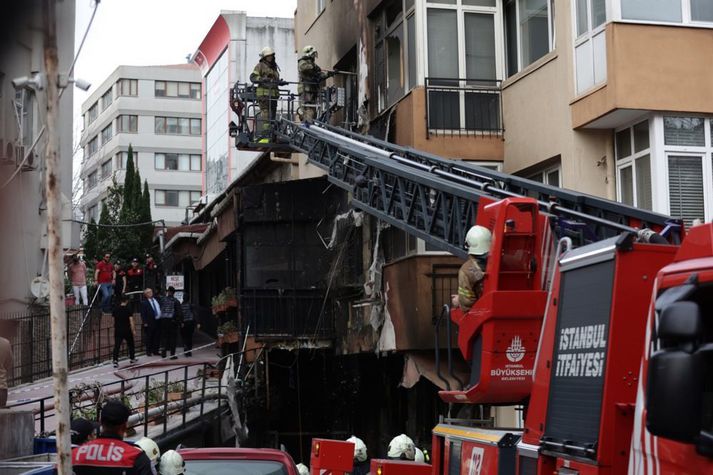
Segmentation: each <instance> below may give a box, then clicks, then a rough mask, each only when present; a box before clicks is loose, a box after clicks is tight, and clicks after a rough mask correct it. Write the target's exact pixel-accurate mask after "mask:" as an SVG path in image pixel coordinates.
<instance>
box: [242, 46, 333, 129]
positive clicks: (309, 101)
mask: <svg viewBox="0 0 713 475" xmlns="http://www.w3.org/2000/svg"><path fill="white" fill-rule="evenodd" d="M317 56H318V52H317V49H316V48H315V47H314V46H305V47H304V48H303V49H302V56H300V58H299V60H298V63H297V69H298V72H299V83H298V86H297V92H298V94H299V96H300V99H301V105H300V107H299V109H298V114H299V116H300V120H314V119H315V118H316V117H317V109H318V104H319V99H320V98H319V92H320V90H321V87H322V86H321V85H322V83H323V82H324V81H325V80H326V79H327V78H330V77H332V76H334V74H335V72H334V71H323V70H322V69H321V68H320V67H319V66H318V65H317V63H316V59H317ZM250 82H251V83H253V84H255V86H256V89H255V95H256V97H257V103H258V106H259V107H260V115H259V117H258V127H257V129H258V131H259V132H258V136H259V140H258V142H260V143H267V142H269V141H270V133H271V127H272V123H273V121H274V120H275V117H276V114H277V102H278V100H279V97H280V91H279V87H280V86H284V85H287V84H289V83H288V82H287V81H285V80H283V79H282V78H281V77H280V67H279V66H278V65H277V62H276V61H275V50H273V49H272V48H271V47H269V46H266V47H264V48H263V49H262V51H260V61H259V62H258V63H257V64H256V65H255V68H254V69H253V72H252V74H250Z"/></svg>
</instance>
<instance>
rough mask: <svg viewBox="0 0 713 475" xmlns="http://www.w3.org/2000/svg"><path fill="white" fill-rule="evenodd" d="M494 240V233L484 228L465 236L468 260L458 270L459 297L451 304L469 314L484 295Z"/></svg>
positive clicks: (454, 298) (471, 231)
mask: <svg viewBox="0 0 713 475" xmlns="http://www.w3.org/2000/svg"><path fill="white" fill-rule="evenodd" d="M492 240H493V236H492V233H491V232H490V230H489V229H488V228H486V227H484V226H478V225H476V226H473V227H472V228H470V229H469V230H468V233H467V234H466V235H465V244H466V246H467V247H468V260H467V261H465V262H464V263H463V265H462V266H461V267H460V270H458V295H454V296H453V298H452V302H451V304H452V306H453V307H460V309H461V310H463V312H468V311H469V310H470V308H471V307H472V306H473V304H474V303H475V302H476V300H478V299H479V298H480V296H481V295H482V294H483V278H485V272H484V269H485V263H486V259H487V257H488V253H489V252H490V245H491V243H492Z"/></svg>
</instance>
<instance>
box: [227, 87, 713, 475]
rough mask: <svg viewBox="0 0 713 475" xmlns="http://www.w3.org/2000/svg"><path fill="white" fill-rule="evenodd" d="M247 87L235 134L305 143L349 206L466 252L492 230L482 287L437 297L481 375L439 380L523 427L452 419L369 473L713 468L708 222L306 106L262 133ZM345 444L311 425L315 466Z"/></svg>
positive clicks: (285, 146)
mask: <svg viewBox="0 0 713 475" xmlns="http://www.w3.org/2000/svg"><path fill="white" fill-rule="evenodd" d="M283 99H284V101H286V102H287V103H288V104H289V102H290V101H291V100H292V99H293V97H292V96H289V95H288V94H287V93H286V94H285V97H284V98H283ZM249 102H250V96H249V87H239V86H236V88H234V89H233V91H232V93H231V105H233V107H234V110H235V111H236V113H238V122H239V123H238V124H233V126H232V127H231V130H232V131H233V136H234V137H235V139H236V146H237V147H238V148H241V149H248V150H255V149H261V150H268V151H269V150H271V148H270V146H272V145H273V144H274V146H275V150H280V151H284V150H288V151H290V152H295V153H304V154H305V155H306V156H307V158H308V159H309V161H310V162H311V163H313V164H314V165H316V166H317V167H320V168H322V169H323V170H324V171H325V172H326V174H327V177H328V179H329V181H330V182H331V183H332V184H334V185H336V186H338V187H341V188H342V189H344V190H346V191H348V192H349V193H350V198H351V204H352V206H354V207H355V208H357V209H360V210H362V211H364V212H367V213H369V214H371V215H372V216H375V217H376V218H378V219H380V220H383V221H385V222H387V223H389V224H391V225H392V226H396V227H398V228H400V229H402V230H404V231H406V232H408V233H410V234H412V235H414V236H416V237H418V238H421V239H424V240H425V241H427V242H428V243H430V244H432V245H434V246H437V247H439V248H440V249H442V250H444V251H448V252H451V253H452V254H454V255H456V256H460V257H462V258H465V257H466V252H465V250H464V248H463V241H464V238H465V234H466V232H467V230H468V229H469V228H470V227H471V226H473V225H475V224H478V225H482V226H485V227H487V228H488V229H490V230H491V231H492V235H493V242H492V247H491V251H490V253H489V258H488V261H487V266H486V269H485V279H484V284H483V286H484V288H483V294H482V296H481V298H480V299H479V300H478V301H477V302H476V303H475V305H474V306H473V307H472V308H471V309H470V310H469V311H468V312H467V313H463V312H462V311H461V310H460V309H449V308H445V309H444V311H445V312H446V315H447V317H448V318H446V324H447V328H448V331H449V333H450V325H451V324H453V325H455V326H457V330H458V331H457V333H458V336H457V346H458V350H459V351H460V353H461V354H462V356H463V358H464V359H465V361H466V362H468V363H469V365H470V368H471V374H470V379H469V380H468V381H466V382H464V384H463V386H462V387H457V388H450V389H449V390H446V391H441V392H440V397H441V398H442V399H443V401H445V402H448V403H452V404H489V405H514V404H519V405H522V406H523V407H524V414H525V417H524V428H523V429H521V430H513V429H486V428H479V427H471V426H467V425H455V424H451V423H448V420H446V421H445V422H444V423H442V424H439V425H438V426H436V427H435V428H434V429H433V445H432V464H431V465H418V464H414V463H411V462H404V461H393V460H373V461H372V473H374V474H377V475H390V474H399V473H401V474H420V473H431V474H433V475H437V474H463V475H480V474H522V475H526V474H545V473H546V474H552V473H558V474H579V473H581V474H620V473H622V474H623V473H632V474H638V473H641V474H649V473H650V474H661V473H672V474H673V473H701V474H702V473H713V320H712V319H711V317H710V315H711V314H712V312H711V311H712V310H713V308H712V304H713V291H712V289H711V285H713V225H711V224H705V225H700V226H696V227H693V228H691V229H689V230H686V229H685V228H684V225H683V222H682V221H681V220H677V219H672V218H670V217H668V216H663V215H660V214H657V213H652V212H650V211H646V210H641V209H637V208H633V207H630V206H627V205H624V204H621V203H618V202H613V201H609V200H605V199H602V198H597V197H593V196H589V195H585V194H582V193H579V192H576V191H571V190H565V189H561V188H557V187H552V186H548V185H544V184H542V183H537V182H533V181H530V180H527V179H524V178H520V177H516V176H512V175H508V174H504V173H500V172H497V171H493V170H488V169H485V168H481V167H477V166H474V165H470V164H468V163H465V162H461V161H456V160H446V159H442V158H440V157H437V156H434V155H431V154H428V153H423V152H421V151H418V150H414V149H410V148H406V147H401V146H398V145H395V144H391V143H388V142H385V141H382V140H379V139H376V138H373V137H370V136H366V135H361V134H357V133H355V132H351V131H347V130H345V129H341V128H337V127H333V126H330V125H328V124H326V123H322V122H314V123H311V122H309V123H298V122H296V121H295V120H294V117H293V114H292V113H291V112H290V111H291V110H294V108H293V107H291V106H289V105H288V106H286V107H285V108H284V112H282V113H281V112H280V110H281V109H279V108H278V112H277V114H276V115H275V117H272V118H269V120H270V128H271V139H270V141H269V142H270V144H269V145H268V146H265V145H264V142H263V144H262V145H261V144H259V143H258V142H257V140H256V139H255V137H256V136H255V133H254V124H255V123H256V117H254V116H250V114H249V113H248V112H247V111H254V112H255V114H259V111H256V109H255V107H254V105H253V106H252V107H251V106H250V104H249ZM336 107H338V106H334V104H332V105H330V106H329V107H325V111H333V110H336ZM321 118H322V119H325V120H326V119H328V114H327V113H325V114H323V115H322V116H321ZM437 341H438V337H437ZM436 349H437V351H438V346H437V345H436ZM448 351H449V353H448V354H449V355H450V348H448ZM333 442H336V441H333ZM315 447H316V450H315ZM320 447H321V448H320ZM329 447H332V448H331V449H329ZM340 450H341V451H344V452H343V453H341V455H340V456H338V457H337V456H336V453H337V452H339V451H340ZM349 450H353V447H352V446H351V444H350V443H348V442H344V443H339V444H330V443H327V441H315V442H314V443H313V453H312V473H347V472H349V468H350V467H349V461H348V456H347V455H348V454H349V453H350V452H349ZM330 460H339V461H340V462H339V463H338V464H336V465H334V466H330V465H329V464H330V463H331V462H329V461H330ZM345 460H346V462H345ZM345 464H346V465H345Z"/></svg>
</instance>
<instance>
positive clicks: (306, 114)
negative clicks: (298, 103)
mask: <svg viewBox="0 0 713 475" xmlns="http://www.w3.org/2000/svg"><path fill="white" fill-rule="evenodd" d="M316 58H317V50H316V49H315V47H314V46H305V47H304V48H302V57H301V58H300V59H299V61H298V62H297V70H298V72H299V74H300V83H299V85H298V86H297V92H298V93H299V94H300V99H301V100H302V107H301V112H300V120H303V121H304V120H310V121H312V120H314V119H315V117H316V116H317V103H318V102H319V93H320V89H321V84H322V83H323V82H324V80H325V79H327V78H329V77H332V76H334V71H322V68H320V67H319V66H318V65H317V63H315V61H314V60H315V59H316Z"/></svg>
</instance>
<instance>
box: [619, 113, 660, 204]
mask: <svg viewBox="0 0 713 475" xmlns="http://www.w3.org/2000/svg"><path fill="white" fill-rule="evenodd" d="M643 122H647V123H648V133H649V146H648V147H647V148H645V149H642V150H640V151H638V152H637V151H636V144H635V142H634V140H635V137H636V135H635V133H634V127H636V126H637V125H640V124H642V123H643ZM624 131H628V135H629V143H630V148H631V150H630V152H629V155H626V156H624V157H621V158H620V157H619V150H618V149H617V145H616V135H617V134H618V133H620V132H624ZM654 139H655V137H653V127H652V119H651V118H648V117H644V118H639V119H638V120H635V121H633V122H631V123H629V124H627V126H626V127H619V128H617V129H615V130H614V162H615V165H616V200H617V201H618V202H620V203H623V204H626V205H629V206H634V207H636V208H639V207H640V206H641V204H640V203H639V193H638V191H639V183H638V180H637V167H638V165H637V163H638V159H640V158H642V157H644V156H646V155H648V156H649V173H650V174H651V175H650V177H649V183H651V190H650V193H651V195H650V196H649V199H650V202H651V208H655V204H654V171H653V168H654V161H655V156H654ZM626 168H631V193H632V203H624V201H623V199H622V194H623V190H622V186H621V185H622V179H621V173H622V170H624V169H626ZM644 209H645V208H644Z"/></svg>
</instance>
